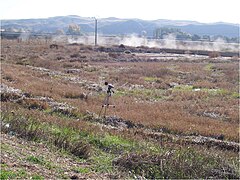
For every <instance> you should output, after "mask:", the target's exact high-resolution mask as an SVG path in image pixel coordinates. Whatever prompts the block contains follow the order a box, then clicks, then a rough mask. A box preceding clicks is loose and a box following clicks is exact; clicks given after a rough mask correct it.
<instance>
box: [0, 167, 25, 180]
mask: <svg viewBox="0 0 240 180" xmlns="http://www.w3.org/2000/svg"><path fill="white" fill-rule="evenodd" d="M26 177H27V173H26V171H25V170H23V169H20V170H19V171H11V170H5V169H1V171H0V179H24V178H26Z"/></svg>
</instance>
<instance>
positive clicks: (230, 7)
mask: <svg viewBox="0 0 240 180" xmlns="http://www.w3.org/2000/svg"><path fill="white" fill-rule="evenodd" d="M239 7H240V0H0V19H1V20H3V19H30V18H48V17H54V16H66V15H78V16H82V17H97V18H107V17H117V18H139V19H144V20H156V19H170V20H193V21H198V22H203V23H212V22H229V23H235V24H239V23H240V10H239V9H240V8H239Z"/></svg>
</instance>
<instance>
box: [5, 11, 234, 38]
mask: <svg viewBox="0 0 240 180" xmlns="http://www.w3.org/2000/svg"><path fill="white" fill-rule="evenodd" d="M71 23H75V24H78V25H79V26H80V27H81V30H82V31H83V32H85V33H89V32H94V19H93V18H85V17H80V16H75V15H71V16H57V17H50V18H47V19H19V20H2V27H1V28H3V29H9V28H16V29H21V28H22V29H25V30H30V31H35V32H56V30H59V29H62V30H64V31H65V32H66V31H67V28H68V26H69V24H71ZM159 27H174V28H179V29H181V30H183V31H185V32H187V33H191V34H198V35H221V36H227V37H230V38H231V37H238V36H239V26H238V25H236V24H230V23H223V22H219V23H211V24H206V23H199V22H196V21H185V20H183V21H179V20H178V21H176V20H164V19H158V20H152V21H151V20H141V19H119V18H114V17H110V18H103V19H98V30H99V32H100V33H102V34H108V35H113V34H114V35H116V34H132V33H136V34H142V32H143V31H145V32H146V33H147V36H152V35H153V32H154V30H155V29H156V28H159Z"/></svg>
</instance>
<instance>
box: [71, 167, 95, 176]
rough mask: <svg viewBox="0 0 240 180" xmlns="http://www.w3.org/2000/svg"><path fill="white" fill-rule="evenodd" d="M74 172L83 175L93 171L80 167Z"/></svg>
mask: <svg viewBox="0 0 240 180" xmlns="http://www.w3.org/2000/svg"><path fill="white" fill-rule="evenodd" d="M74 171H76V172H78V173H81V174H88V173H90V172H91V169H90V168H89V167H79V168H76V169H74Z"/></svg>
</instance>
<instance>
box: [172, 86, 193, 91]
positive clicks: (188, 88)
mask: <svg viewBox="0 0 240 180" xmlns="http://www.w3.org/2000/svg"><path fill="white" fill-rule="evenodd" d="M193 89H194V88H193V86H190V85H177V86H175V87H174V88H173V90H174V91H192V90H193Z"/></svg>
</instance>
